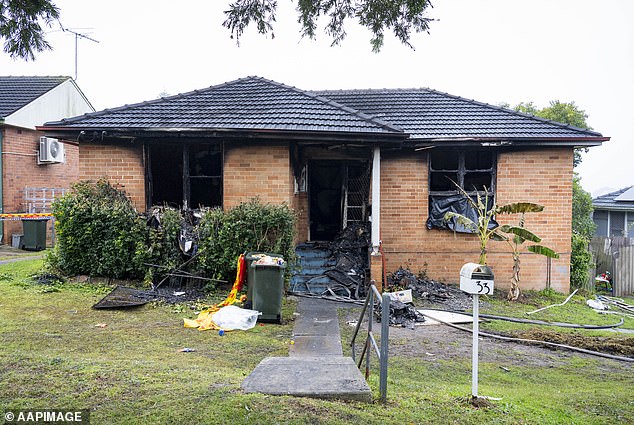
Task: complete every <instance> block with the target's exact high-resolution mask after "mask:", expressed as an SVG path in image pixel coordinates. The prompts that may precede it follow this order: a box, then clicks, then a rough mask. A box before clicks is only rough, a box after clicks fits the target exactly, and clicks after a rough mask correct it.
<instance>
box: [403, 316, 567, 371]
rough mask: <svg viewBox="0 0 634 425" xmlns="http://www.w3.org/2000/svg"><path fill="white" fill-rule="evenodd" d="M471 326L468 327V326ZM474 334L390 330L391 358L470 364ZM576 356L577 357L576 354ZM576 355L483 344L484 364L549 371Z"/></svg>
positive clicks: (439, 328) (484, 340)
mask: <svg viewBox="0 0 634 425" xmlns="http://www.w3.org/2000/svg"><path fill="white" fill-rule="evenodd" d="M467 326H468V325H467ZM471 343H472V339H471V333H469V332H465V331H461V330H458V329H453V328H450V327H448V326H445V325H424V326H416V327H415V328H414V329H407V328H398V327H391V328H390V356H392V355H393V356H399V357H405V358H408V357H409V358H414V357H415V358H418V359H425V360H428V361H431V362H434V361H438V360H469V359H471V353H472V345H471ZM574 355H576V354H574ZM571 356H573V353H572V352H566V351H560V350H551V349H548V348H543V347H541V346H535V345H524V344H519V343H513V342H505V341H500V340H495V339H491V338H482V339H481V340H480V355H479V358H480V361H482V362H491V363H501V364H505V365H507V366H539V367H549V366H555V365H558V364H561V363H563V362H565V361H567V359H569V358H570V357H571Z"/></svg>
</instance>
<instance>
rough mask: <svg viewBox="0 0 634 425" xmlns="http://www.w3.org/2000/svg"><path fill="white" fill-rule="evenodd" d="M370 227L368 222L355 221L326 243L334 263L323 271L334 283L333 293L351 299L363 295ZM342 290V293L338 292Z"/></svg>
mask: <svg viewBox="0 0 634 425" xmlns="http://www.w3.org/2000/svg"><path fill="white" fill-rule="evenodd" d="M369 246H370V229H369V225H368V223H356V224H353V225H350V226H348V227H346V228H345V229H344V230H342V231H341V232H340V233H339V235H337V237H336V238H335V240H334V241H332V242H330V243H329V244H328V250H329V251H330V252H331V254H330V260H332V261H331V263H333V264H334V266H332V267H331V268H330V269H329V270H326V272H325V273H324V274H325V275H326V276H328V277H329V278H330V279H332V280H333V281H334V282H336V285H335V287H334V288H331V289H332V290H334V292H335V293H337V292H339V295H344V296H347V297H349V298H353V299H360V298H363V297H365V285H364V282H365V276H366V271H367V269H368V248H369ZM342 290H343V292H344V293H343V294H341V293H340V292H341V291H342Z"/></svg>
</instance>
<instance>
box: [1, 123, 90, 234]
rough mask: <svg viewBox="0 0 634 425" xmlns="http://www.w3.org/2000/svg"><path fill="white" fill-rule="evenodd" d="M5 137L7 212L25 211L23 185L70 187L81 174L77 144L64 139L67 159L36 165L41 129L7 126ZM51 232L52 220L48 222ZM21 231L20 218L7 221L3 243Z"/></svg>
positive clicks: (3, 172)
mask: <svg viewBox="0 0 634 425" xmlns="http://www.w3.org/2000/svg"><path fill="white" fill-rule="evenodd" d="M0 131H2V132H3V140H2V151H3V154H2V183H3V193H2V198H3V199H2V202H3V207H4V212H7V213H14V212H26V211H27V205H26V204H25V201H24V189H25V188H27V187H39V188H69V187H70V185H71V184H72V183H73V182H74V181H76V180H77V176H78V148H77V146H76V145H74V144H70V143H65V149H64V151H65V154H66V162H65V163H58V164H46V165H37V153H38V151H39V138H40V136H43V134H42V133H40V132H37V131H35V130H28V129H19V128H15V127H4V128H2V129H1V130H0ZM48 227H49V229H48V237H49V240H50V235H51V229H50V228H51V222H49V225H48ZM13 233H22V223H21V222H20V221H5V222H4V232H3V236H4V237H3V243H6V244H9V245H10V244H11V239H12V237H11V235H12V234H13Z"/></svg>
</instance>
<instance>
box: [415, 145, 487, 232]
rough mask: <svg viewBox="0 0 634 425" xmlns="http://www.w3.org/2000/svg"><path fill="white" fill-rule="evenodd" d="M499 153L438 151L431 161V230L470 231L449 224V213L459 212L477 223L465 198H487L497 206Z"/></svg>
mask: <svg viewBox="0 0 634 425" xmlns="http://www.w3.org/2000/svg"><path fill="white" fill-rule="evenodd" d="M496 158H497V155H496V152H495V151H492V150H455V149H434V150H433V151H431V153H430V157H429V217H428V219H427V227H428V228H429V229H431V228H442V229H447V228H449V229H452V230H457V231H466V229H464V228H462V227H460V228H456V226H457V223H447V222H445V220H444V216H445V213H447V212H449V211H452V212H457V213H460V214H463V215H466V216H467V217H469V218H471V219H476V220H477V214H476V212H475V211H473V209H472V208H471V207H470V205H469V202H468V201H467V199H466V198H465V197H464V194H463V193H462V192H461V191H460V190H459V189H458V188H457V187H456V185H458V186H459V187H460V188H462V189H464V191H465V192H467V194H468V195H469V196H470V197H471V198H472V199H475V198H476V196H477V195H478V194H480V195H486V197H487V198H488V205H489V206H490V207H492V206H493V204H494V193H495V174H496V173H495V170H496V162H497V161H496Z"/></svg>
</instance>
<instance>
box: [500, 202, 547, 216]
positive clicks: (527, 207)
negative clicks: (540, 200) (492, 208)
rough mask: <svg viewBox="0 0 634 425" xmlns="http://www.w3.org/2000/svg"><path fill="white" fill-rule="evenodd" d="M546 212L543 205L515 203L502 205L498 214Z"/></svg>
mask: <svg viewBox="0 0 634 425" xmlns="http://www.w3.org/2000/svg"><path fill="white" fill-rule="evenodd" d="M543 210H544V206H543V205H538V204H534V203H532V202H515V203H512V204H506V205H500V206H499V207H498V208H497V210H496V212H497V213H499V214H519V213H527V212H540V211H543Z"/></svg>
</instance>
